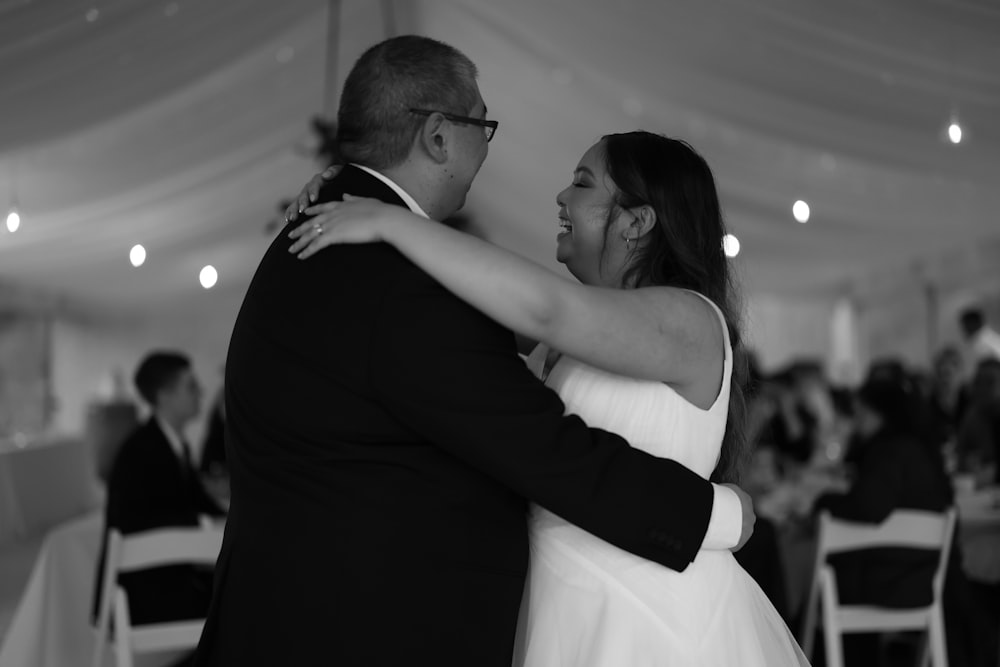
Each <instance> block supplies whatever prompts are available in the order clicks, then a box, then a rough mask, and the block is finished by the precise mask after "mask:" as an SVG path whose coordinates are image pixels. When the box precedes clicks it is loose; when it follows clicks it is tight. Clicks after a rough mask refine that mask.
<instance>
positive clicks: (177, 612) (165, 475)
mask: <svg viewBox="0 0 1000 667" xmlns="http://www.w3.org/2000/svg"><path fill="white" fill-rule="evenodd" d="M202 514H207V515H210V516H221V515H222V514H223V512H222V510H221V509H220V508H219V505H218V504H217V503H216V502H215V501H214V500H213V499H212V497H211V496H209V495H208V493H207V492H206V491H205V488H204V487H203V486H202V485H201V482H200V481H199V479H198V476H197V473H196V471H195V470H194V469H193V468H191V467H190V466H189V464H187V463H185V462H184V460H183V459H182V458H181V457H178V456H177V454H175V453H174V451H173V449H172V448H171V446H170V442H169V441H168V440H167V436H166V435H165V434H164V433H163V429H161V428H160V425H159V423H158V422H157V421H156V419H155V418H151V419H150V420H149V421H147V422H146V423H145V424H142V425H140V426H139V427H138V428H136V430H135V431H133V432H132V434H131V435H130V436H129V437H128V438H127V439H126V440H125V442H124V443H123V444H122V447H121V449H120V450H119V452H118V456H117V457H116V459H115V462H114V465H113V466H112V468H111V475H110V477H109V479H108V496H107V505H106V507H105V510H104V526H105V528H104V542H103V544H102V545H101V556H100V559H99V561H98V567H97V573H96V585H95V588H94V609H93V612H94V615H95V617H96V614H97V609H98V606H99V605H100V594H101V583H102V582H103V579H104V558H105V553H104V551H105V548H106V546H107V537H108V533H107V531H108V528H109V527H110V528H117V529H118V530H119V531H121V532H122V534H125V535H128V534H129V533H138V532H142V531H146V530H152V529H154V528H163V527H167V526H197V525H198V524H199V515H202ZM118 581H119V583H121V584H122V586H123V587H124V588H125V590H126V592H127V593H128V599H129V612H130V617H131V621H132V623H134V624H136V625H141V624H143V623H153V622H158V621H168V620H176V619H184V618H200V617H202V616H204V614H205V613H206V611H207V610H208V603H209V601H210V596H211V573H209V572H205V571H204V570H203V569H201V568H195V567H191V566H184V565H177V566H170V567H163V568H156V569H151V570H147V571H141V572H134V573H127V574H123V575H121V576H120V577H119V579H118Z"/></svg>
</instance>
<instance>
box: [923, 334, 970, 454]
mask: <svg viewBox="0 0 1000 667" xmlns="http://www.w3.org/2000/svg"><path fill="white" fill-rule="evenodd" d="M970 398H971V397H970V394H969V387H968V385H966V384H965V378H964V376H963V374H962V355H961V353H960V352H959V351H958V349H957V348H955V347H950V346H949V347H945V348H942V349H941V351H939V352H938V353H937V355H936V356H935V357H934V368H933V373H932V375H931V384H930V391H929V395H928V397H927V401H928V408H929V410H928V413H929V414H928V418H929V420H930V428H931V429H932V430H933V436H934V437H935V438H936V439H937V440H938V441H939V443H940V444H942V445H944V444H945V443H947V442H949V441H951V440H952V439H954V437H955V435H956V434H957V432H958V427H959V424H961V423H962V417H963V416H964V414H965V411H966V410H967V409H968V407H969V401H970Z"/></svg>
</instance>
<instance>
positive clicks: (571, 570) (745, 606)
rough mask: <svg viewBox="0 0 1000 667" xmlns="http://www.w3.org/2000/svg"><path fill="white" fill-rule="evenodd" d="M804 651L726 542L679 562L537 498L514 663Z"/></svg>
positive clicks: (524, 666) (764, 663)
mask: <svg viewBox="0 0 1000 667" xmlns="http://www.w3.org/2000/svg"><path fill="white" fill-rule="evenodd" d="M808 664H809V663H808V661H807V660H806V658H805V655H804V654H803V653H802V650H801V649H800V648H799V646H798V644H797V643H796V641H795V638H794V637H793V636H792V633H791V632H790V631H789V630H788V627H787V626H786V625H785V622H784V621H783V620H782V618H781V616H779V615H778V612H777V611H776V610H775V608H774V606H773V605H772V604H771V602H770V600H768V599H767V596H766V595H765V594H764V592H763V591H762V590H761V589H760V587H759V586H758V585H757V583H756V582H755V581H754V580H753V579H752V578H751V577H750V575H748V574H747V573H746V571H745V570H744V569H743V568H742V567H740V565H739V563H738V562H737V561H736V559H735V558H734V557H733V555H732V553H730V552H728V551H702V552H700V553H699V554H698V556H697V557H696V558H695V560H694V562H692V563H691V564H690V565H688V567H687V569H685V570H684V571H683V572H675V571H674V570H670V569H668V568H666V567H663V566H662V565H658V564H656V563H653V562H651V561H648V560H644V559H642V558H639V557H637V556H634V555H632V554H630V553H628V552H625V551H623V550H621V549H618V548H617V547H614V546H612V545H610V544H608V543H607V542H604V541H603V540H600V539H598V538H597V537H594V536H593V535H591V534H590V533H588V532H586V531H584V530H581V529H579V528H577V527H576V526H573V525H571V524H569V523H567V522H566V521H563V520H562V519H561V518H559V517H558V516H556V515H554V514H552V513H551V512H548V511H545V510H542V509H541V508H538V507H535V508H533V511H532V518H531V564H530V569H529V573H528V580H527V583H526V586H525V593H524V599H523V600H522V603H521V617H520V622H519V628H518V637H517V643H516V646H515V653H514V665H515V666H517V667H559V666H565V667H622V666H628V667H644V666H650V667H652V666H654V665H657V666H659V665H667V666H669V667H687V666H691V667H694V666H696V665H697V666H699V667H700V666H706V667H708V666H711V667H725V666H728V665H733V666H734V667H735V666H737V665H739V666H740V667H784V666H788V667H792V666H795V667H799V666H801V665H806V666H807V665H808Z"/></svg>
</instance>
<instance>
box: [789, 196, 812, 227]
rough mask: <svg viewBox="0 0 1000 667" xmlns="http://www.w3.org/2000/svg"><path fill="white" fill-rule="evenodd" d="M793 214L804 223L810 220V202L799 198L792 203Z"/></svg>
mask: <svg viewBox="0 0 1000 667" xmlns="http://www.w3.org/2000/svg"><path fill="white" fill-rule="evenodd" d="M792 215H794V216H795V219H796V220H798V221H799V222H801V223H802V224H805V223H807V222H809V204H807V203H805V202H804V201H802V200H801V199H799V200H798V201H797V202H795V203H794V204H792Z"/></svg>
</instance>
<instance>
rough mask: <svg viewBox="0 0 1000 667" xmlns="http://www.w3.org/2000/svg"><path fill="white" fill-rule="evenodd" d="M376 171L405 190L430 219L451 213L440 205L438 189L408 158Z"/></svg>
mask: <svg viewBox="0 0 1000 667" xmlns="http://www.w3.org/2000/svg"><path fill="white" fill-rule="evenodd" d="M377 171H378V172H379V173H381V174H383V175H384V176H386V177H388V178H390V179H392V181H393V182H394V183H395V184H396V185H398V186H399V187H401V188H403V189H404V190H406V192H407V193H408V194H409V195H410V196H411V197H413V199H414V200H415V201H416V202H417V204H419V205H420V208H422V209H423V210H424V212H425V213H427V217H429V218H430V219H431V220H438V221H440V220H444V219H445V218H447V217H448V216H449V215H451V214H452V211H446V210H444V208H443V206H442V202H441V195H440V189H439V188H438V187H436V186H435V184H434V183H433V182H431V181H429V180H428V179H427V178H426V177H425V176H424V174H423V173H421V171H420V170H418V168H417V165H416V164H415V163H413V162H411V161H410V160H407V161H405V162H403V163H402V164H400V165H397V166H395V167H389V168H388V169H379V170H377Z"/></svg>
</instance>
